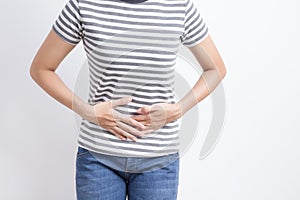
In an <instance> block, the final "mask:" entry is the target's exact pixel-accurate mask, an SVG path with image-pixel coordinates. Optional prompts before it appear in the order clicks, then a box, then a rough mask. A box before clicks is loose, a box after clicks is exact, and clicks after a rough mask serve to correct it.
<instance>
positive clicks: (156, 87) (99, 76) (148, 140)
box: [53, 0, 208, 157]
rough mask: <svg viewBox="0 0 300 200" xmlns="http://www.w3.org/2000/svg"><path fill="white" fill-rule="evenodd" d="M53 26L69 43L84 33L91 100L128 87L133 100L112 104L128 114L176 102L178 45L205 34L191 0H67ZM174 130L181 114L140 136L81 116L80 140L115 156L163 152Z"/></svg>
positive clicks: (175, 141)
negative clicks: (123, 135) (124, 136)
mask: <svg viewBox="0 0 300 200" xmlns="http://www.w3.org/2000/svg"><path fill="white" fill-rule="evenodd" d="M53 29H54V31H55V32H56V33H57V34H58V35H59V36H60V37H61V38H62V39H63V40H65V41H66V42H68V43H70V44H74V45H75V44H77V43H79V41H81V40H82V41H83V44H84V49H85V51H86V55H87V59H88V63H89V72H90V73H89V78H90V83H89V84H90V87H89V99H88V102H89V103H90V104H96V103H97V102H103V101H107V100H110V99H118V98H121V97H124V96H128V95H132V96H133V101H132V102H130V103H129V104H128V105H126V106H120V107H118V108H117V110H118V111H119V112H121V113H123V114H126V115H134V114H136V110H137V109H138V108H140V107H142V106H145V105H151V104H155V103H161V102H168V103H175V102H176V98H175V91H174V83H175V68H174V66H175V60H176V56H177V50H178V46H179V45H180V44H183V45H185V46H187V47H192V46H194V45H196V44H198V43H200V42H201V41H202V40H204V39H205V37H206V36H207V35H208V28H207V26H206V24H205V23H204V21H203V18H202V16H201V15H200V13H199V11H198V10H197V8H196V7H195V6H194V4H193V2H192V1H191V0H147V1H144V2H141V3H127V2H125V1H121V0H69V1H68V2H67V4H66V6H65V7H64V9H63V10H62V12H61V13H60V15H59V17H58V18H57V20H56V21H55V23H54V24H53ZM178 131H179V125H178V121H173V122H171V123H169V124H167V125H165V126H164V127H162V128H161V129H159V130H157V131H155V132H153V133H151V134H149V135H147V136H146V137H144V138H140V139H139V140H138V141H137V142H131V141H122V140H120V139H118V138H117V137H115V136H114V135H113V134H111V133H110V132H108V131H107V130H105V129H103V128H102V127H100V126H98V125H96V124H93V123H91V122H88V121H87V120H84V119H83V120H82V124H81V128H80V134H79V137H78V144H79V145H80V146H82V147H84V148H87V149H89V150H91V151H95V152H98V153H104V154H109V155H115V156H130V157H153V156H161V155H166V154H170V153H175V152H177V151H178V148H179V136H178Z"/></svg>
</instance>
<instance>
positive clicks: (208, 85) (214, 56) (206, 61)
mask: <svg viewBox="0 0 300 200" xmlns="http://www.w3.org/2000/svg"><path fill="white" fill-rule="evenodd" d="M190 51H191V52H192V53H193V55H194V56H195V57H196V59H197V61H198V62H199V64H200V65H201V67H202V69H203V73H202V75H201V76H200V78H199V79H198V81H197V83H196V84H195V85H194V87H193V88H192V89H191V90H190V91H189V92H188V93H187V94H186V95H185V96H184V97H183V98H182V99H181V100H180V101H179V102H178V104H179V107H180V109H181V113H182V115H183V114H184V113H185V112H187V111H188V110H189V109H191V108H192V107H194V106H195V105H196V104H197V103H199V102H200V101H201V100H203V99H204V98H205V97H207V96H208V95H209V94H210V93H211V92H212V91H213V90H214V89H215V88H216V87H217V86H218V84H219V83H220V82H221V81H222V79H223V78H224V77H225V75H226V68H225V64H224V62H223V60H222V58H221V56H220V54H219V52H218V50H217V48H216V46H215V44H214V42H213V40H212V38H211V36H210V35H209V36H208V37H207V38H206V39H205V40H203V41H202V42H201V43H200V44H198V45H195V46H194V47H191V48H190Z"/></svg>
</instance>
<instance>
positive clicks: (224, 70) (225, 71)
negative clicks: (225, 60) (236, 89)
mask: <svg viewBox="0 0 300 200" xmlns="http://www.w3.org/2000/svg"><path fill="white" fill-rule="evenodd" d="M226 73H227V70H226V67H225V66H222V67H221V68H219V74H220V77H221V80H223V79H224V78H225V76H226Z"/></svg>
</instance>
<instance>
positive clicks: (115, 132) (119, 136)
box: [109, 127, 127, 140]
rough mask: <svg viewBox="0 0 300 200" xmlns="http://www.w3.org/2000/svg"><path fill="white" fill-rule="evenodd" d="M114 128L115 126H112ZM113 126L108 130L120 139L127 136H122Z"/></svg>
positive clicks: (124, 138)
mask: <svg viewBox="0 0 300 200" xmlns="http://www.w3.org/2000/svg"><path fill="white" fill-rule="evenodd" d="M114 128H115V127H114ZM114 128H112V129H109V131H110V132H112V133H113V134H114V135H115V136H117V137H118V138H119V139H121V140H126V139H127V138H126V137H124V136H123V135H122V134H119V133H118V132H117V131H116V130H115V129H114Z"/></svg>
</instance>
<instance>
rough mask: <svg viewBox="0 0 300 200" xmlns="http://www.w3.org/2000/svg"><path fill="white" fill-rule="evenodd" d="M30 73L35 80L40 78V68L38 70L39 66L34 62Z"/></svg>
mask: <svg viewBox="0 0 300 200" xmlns="http://www.w3.org/2000/svg"><path fill="white" fill-rule="evenodd" d="M29 75H30V77H31V78H32V79H33V80H34V81H36V80H37V78H38V70H37V67H36V66H35V65H34V64H32V65H31V66H30V69H29Z"/></svg>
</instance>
